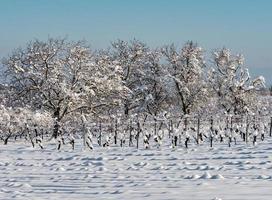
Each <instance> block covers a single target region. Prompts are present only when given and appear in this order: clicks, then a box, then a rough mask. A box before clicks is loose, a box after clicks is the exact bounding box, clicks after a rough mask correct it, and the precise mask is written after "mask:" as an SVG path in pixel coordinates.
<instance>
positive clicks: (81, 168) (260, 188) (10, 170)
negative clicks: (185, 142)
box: [0, 138, 272, 200]
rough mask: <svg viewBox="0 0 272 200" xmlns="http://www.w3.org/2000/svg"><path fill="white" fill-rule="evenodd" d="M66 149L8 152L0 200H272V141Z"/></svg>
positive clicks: (1, 149)
mask: <svg viewBox="0 0 272 200" xmlns="http://www.w3.org/2000/svg"><path fill="white" fill-rule="evenodd" d="M78 145H79V144H78ZM65 148H67V150H66V149H65ZM65 148H64V149H63V150H62V151H60V152H58V151H57V150H55V146H53V145H52V146H48V147H47V149H45V150H40V149H33V148H31V147H30V145H26V144H17V145H12V144H9V145H7V146H4V145H1V146H0V156H1V160H0V170H1V174H0V199H1V200H8V199H27V200H29V199H35V200H36V199H54V200H57V199H65V200H66V199H77V200H79V199H120V200H121V199H124V200H125V199H129V200H132V199H156V200H157V199H186V200H191V199H198V200H200V199H223V200H226V199H237V200H241V199H247V200H249V199H254V200H256V199H267V200H270V199H271V197H272V189H271V188H272V160H271V159H272V157H271V153H272V139H271V138H269V139H266V140H265V141H264V142H262V143H260V144H258V146H256V147H253V146H252V145H251V144H249V145H248V146H245V145H244V144H240V145H239V144H238V145H236V146H233V147H231V148H229V147H227V145H223V144H222V145H220V144H215V147H214V148H212V149H211V148H209V147H208V145H207V144H205V145H202V146H199V147H197V148H196V147H193V146H191V147H190V148H189V149H188V150H186V149H184V148H182V147H180V148H178V149H176V150H173V149H170V148H168V147H163V148H162V150H157V149H155V148H154V149H151V150H144V149H139V150H136V149H135V148H127V147H125V148H120V147H110V148H98V147H97V148H95V150H94V151H92V152H91V151H82V150H81V149H80V147H79V146H77V148H76V150H75V151H71V150H69V149H68V146H67V147H65Z"/></svg>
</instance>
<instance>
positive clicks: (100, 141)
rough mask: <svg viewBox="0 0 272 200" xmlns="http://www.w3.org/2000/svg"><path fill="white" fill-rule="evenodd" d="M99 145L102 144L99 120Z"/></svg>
mask: <svg viewBox="0 0 272 200" xmlns="http://www.w3.org/2000/svg"><path fill="white" fill-rule="evenodd" d="M99 146H102V124H101V121H100V122H99Z"/></svg>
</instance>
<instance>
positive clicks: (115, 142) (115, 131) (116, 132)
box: [114, 119, 118, 144]
mask: <svg viewBox="0 0 272 200" xmlns="http://www.w3.org/2000/svg"><path fill="white" fill-rule="evenodd" d="M117 134H118V121H117V119H116V120H115V130H114V144H117Z"/></svg>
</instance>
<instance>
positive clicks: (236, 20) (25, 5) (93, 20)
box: [0, 0, 272, 84]
mask: <svg viewBox="0 0 272 200" xmlns="http://www.w3.org/2000/svg"><path fill="white" fill-rule="evenodd" d="M271 21H272V1H271V0H0V27H1V29H0V57H3V56H6V55H7V54H9V53H10V52H12V50H13V49H15V48H17V47H19V46H24V45H25V44H26V43H27V42H28V41H29V40H32V39H34V38H38V39H46V38H47V37H48V36H53V37H58V36H68V38H69V39H72V40H78V39H86V40H88V41H89V42H90V44H91V46H92V47H93V48H95V49H96V48H106V47H107V46H108V45H109V44H110V42H111V41H114V40H116V39H119V38H120V39H124V40H130V39H133V38H137V39H140V40H143V41H144V42H146V43H147V44H149V45H150V46H152V47H155V46H161V45H165V44H168V43H172V42H174V43H176V44H177V45H182V44H184V43H185V42H186V41H187V40H193V41H196V42H198V43H199V45H201V46H203V47H204V48H205V49H206V53H207V54H209V53H210V52H211V51H212V50H213V49H215V48H220V47H227V48H230V49H232V50H233V51H234V52H235V53H239V52H242V53H243V54H244V56H245V58H246V65H247V66H248V67H249V69H250V71H251V72H252V75H253V77H254V76H256V75H258V74H263V75H264V76H265V78H266V79H267V83H268V84H272V22H271Z"/></svg>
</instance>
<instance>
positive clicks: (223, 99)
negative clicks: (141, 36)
mask: <svg viewBox="0 0 272 200" xmlns="http://www.w3.org/2000/svg"><path fill="white" fill-rule="evenodd" d="M243 63H244V58H243V56H242V55H233V54H232V53H231V51H230V50H229V49H226V48H223V49H218V50H216V51H214V53H213V55H211V56H208V57H206V56H205V54H204V50H203V49H202V48H201V47H200V46H199V45H198V44H197V43H194V42H192V41H189V42H187V43H185V45H184V46H183V47H181V48H177V47H176V46H175V45H173V44H172V45H167V46H164V47H162V48H155V49H152V48H150V47H148V46H147V45H146V44H145V43H143V42H141V41H138V40H132V41H129V42H127V41H122V40H118V41H116V42H113V43H112V44H111V46H110V48H108V49H107V50H99V51H92V50H91V49H90V47H89V46H88V45H87V43H86V42H85V41H76V42H74V41H68V40H66V39H55V38H49V39H48V40H47V41H40V40H34V41H31V42H30V43H28V44H27V45H26V46H25V48H19V49H16V50H15V51H14V52H13V53H12V54H11V55H10V56H8V57H6V58H5V59H4V60H3V65H4V66H5V68H6V69H7V70H6V71H5V72H4V73H5V74H4V75H5V76H6V78H7V79H6V85H7V88H9V89H8V90H9V91H8V92H6V93H5V94H7V95H4V97H2V99H6V100H2V102H1V103H2V104H3V105H2V106H5V107H12V108H18V107H27V109H28V112H30V111H29V110H31V111H32V112H41V113H45V114H43V115H42V116H47V117H49V116H50V117H51V118H52V119H53V120H54V123H53V124H54V129H53V136H54V137H57V135H58V134H59V132H60V131H61V126H64V124H67V123H68V122H69V123H75V122H76V121H78V119H80V117H79V116H82V115H84V116H88V117H90V118H92V119H93V120H96V119H103V118H114V117H116V116H117V115H118V116H124V117H125V118H127V119H129V118H130V116H134V115H137V116H138V117H139V116H142V117H151V118H154V119H156V118H157V117H160V116H166V115H168V116H170V115H173V116H175V115H180V116H183V115H190V114H192V115H194V114H198V115H204V114H205V115H207V114H213V113H217V112H225V113H228V114H236V115H237V114H245V113H250V112H252V113H255V112H257V111H258V110H259V109H260V106H261V105H260V104H259V103H258V98H256V91H257V90H258V89H260V88H262V87H264V78H263V77H262V76H260V77H258V78H256V79H254V80H252V79H251V78H250V75H249V72H248V70H247V69H246V68H245V67H244V66H243ZM270 90H272V89H271V88H270ZM3 94H4V93H3ZM2 109H4V108H2ZM5 112H7V110H6V109H5ZM18 112H19V111H18ZM20 113H22V111H20ZM71 118H74V120H71ZM49 121H50V120H49ZM37 123H38V122H37ZM39 123H40V122H39Z"/></svg>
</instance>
